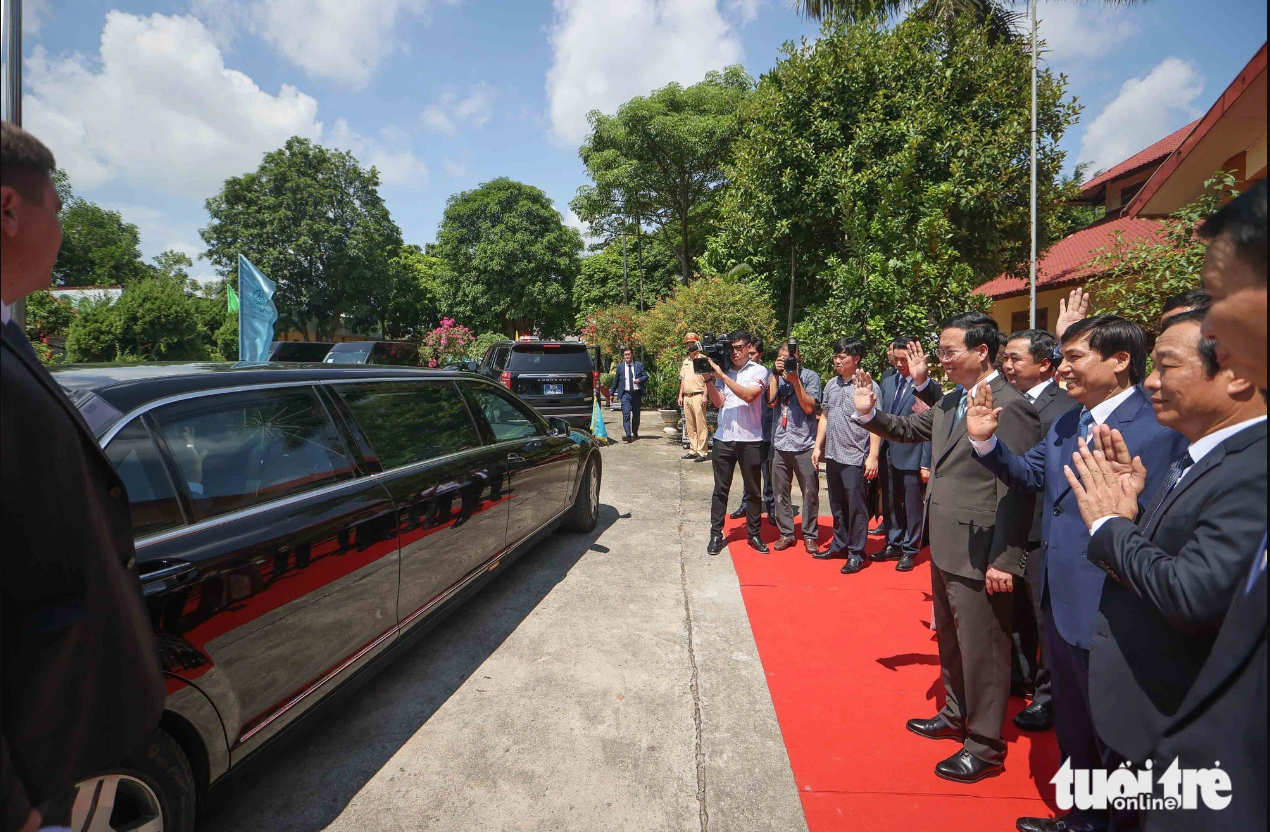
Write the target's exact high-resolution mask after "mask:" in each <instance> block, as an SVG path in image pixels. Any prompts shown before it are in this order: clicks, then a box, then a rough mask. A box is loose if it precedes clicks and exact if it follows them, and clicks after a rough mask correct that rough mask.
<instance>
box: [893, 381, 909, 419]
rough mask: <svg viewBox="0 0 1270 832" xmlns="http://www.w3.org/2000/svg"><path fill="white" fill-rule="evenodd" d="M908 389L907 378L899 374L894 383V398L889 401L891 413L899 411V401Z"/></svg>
mask: <svg viewBox="0 0 1270 832" xmlns="http://www.w3.org/2000/svg"><path fill="white" fill-rule="evenodd" d="M907 390H908V379H906V378H905V377H904V376H900V380H899V381H898V382H896V384H895V399H894V400H893V401H892V402H891V414H892V415H894V414H896V413H899V412H900V401H901V400H902V399H903V398H904V394H905V392H906V391H907Z"/></svg>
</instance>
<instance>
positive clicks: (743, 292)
mask: <svg viewBox="0 0 1270 832" xmlns="http://www.w3.org/2000/svg"><path fill="white" fill-rule="evenodd" d="M738 329H747V330H749V331H750V332H751V333H752V334H753V335H756V336H758V337H760V338H763V339H764V340H766V341H768V342H771V341H772V339H773V338H774V337H775V336H776V315H775V313H773V312H772V306H771V304H770V303H769V302H768V299H767V292H766V290H765V289H764V287H763V286H761V285H759V284H757V283H754V282H751V281H747V280H725V279H723V278H717V277H716V278H702V279H701V280H695V281H693V282H692V283H690V284H688V285H687V286H680V287H679V288H678V289H676V290H675V293H674V294H673V295H670V296H669V297H666V298H664V299H663V300H661V301H660V302H659V303H658V304H657V305H656V306H654V307H653V308H652V309H650V310H649V311H648V313H647V314H645V315H644V316H643V318H642V319H641V322H640V329H639V337H640V340H641V341H642V342H643V344H644V347H645V349H647V350H648V351H650V352H651V353H653V355H654V356H656V360H657V362H658V363H659V364H661V365H664V364H665V363H666V362H667V361H669V362H671V363H672V365H675V366H677V365H678V362H679V361H680V360H682V359H683V357H684V356H685V355H686V354H687V349H686V347H685V346H684V337H685V336H687V334H688V333H689V332H695V333H697V334H698V335H704V334H705V333H707V332H713V333H716V334H720V335H722V334H726V333H729V332H733V331H735V330H738Z"/></svg>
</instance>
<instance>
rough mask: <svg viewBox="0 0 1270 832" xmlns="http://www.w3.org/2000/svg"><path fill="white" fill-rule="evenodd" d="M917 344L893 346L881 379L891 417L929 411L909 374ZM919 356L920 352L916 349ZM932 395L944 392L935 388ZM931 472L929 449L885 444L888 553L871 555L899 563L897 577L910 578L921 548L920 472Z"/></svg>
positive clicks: (914, 341)
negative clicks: (915, 410) (889, 369)
mask: <svg viewBox="0 0 1270 832" xmlns="http://www.w3.org/2000/svg"><path fill="white" fill-rule="evenodd" d="M910 343H912V344H917V339H915V338H910V339H907V340H905V339H900V338H896V339H895V340H894V341H892V342H891V351H890V361H891V367H892V369H893V372H889V373H887V374H886V375H884V376H882V381H881V382H880V383H879V386H880V387H881V388H882V410H883V411H884V412H886V413H890V414H891V415H893V416H899V417H906V416H912V415H913V407H914V405H918V406H919V408H920V409H923V410H924V409H925V402H923V401H922V400H921V399H919V398H917V391H916V389H915V387H916V385H915V384H914V383H913V375H912V373H911V372H910V371H909V368H908V351H909V344H910ZM917 349H918V350H919V351H920V349H921V347H920V345H918V347H917ZM931 384H932V385H934V386H935V388H936V389H935V390H934V391H931V392H930V395H932V396H934V395H942V394H943V390H942V389H940V388H939V386H938V385H937V384H935V383H934V382H931ZM923 470H925V471H929V470H930V443H929V442H920V443H917V444H904V443H902V442H895V443H891V442H883V443H882V465H881V475H882V476H881V477H880V479H881V480H882V511H883V519H884V521H885V523H884V526H883V528H884V529H885V530H886V548H885V549H883V550H882V551H880V552H877V553H876V554H874V555H873V560H876V561H883V560H895V561H899V563H897V564H895V571H897V572H911V571H912V570H913V566H914V564H915V561H916V558H917V552H918V551H919V550H920V549H921V548H922V518H923V516H924V514H925V512H924V510H923V506H922V487H923V485H922V471H923Z"/></svg>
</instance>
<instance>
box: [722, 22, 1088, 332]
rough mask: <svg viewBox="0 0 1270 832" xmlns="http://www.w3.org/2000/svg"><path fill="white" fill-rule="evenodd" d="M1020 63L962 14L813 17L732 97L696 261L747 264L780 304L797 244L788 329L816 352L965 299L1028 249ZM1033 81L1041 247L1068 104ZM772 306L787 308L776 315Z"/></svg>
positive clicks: (911, 322) (906, 326)
mask: <svg viewBox="0 0 1270 832" xmlns="http://www.w3.org/2000/svg"><path fill="white" fill-rule="evenodd" d="M1029 74H1030V59H1029V57H1028V55H1027V53H1026V52H1024V51H1023V50H1022V49H1021V48H1019V47H1018V46H1016V45H1011V44H1009V43H1006V42H1002V41H1001V40H999V39H996V38H993V37H991V36H990V34H989V32H988V31H987V29H985V28H980V27H977V26H975V25H973V24H971V23H970V22H969V21H967V20H955V21H952V22H951V23H948V24H935V23H930V22H924V21H921V20H907V21H905V22H903V23H900V24H899V25H897V26H895V27H894V28H892V29H890V30H888V29H886V28H885V27H884V26H883V24H882V23H881V21H879V20H877V19H876V18H875V19H870V20H869V21H867V22H863V23H859V24H853V25H848V24H847V23H845V22H844V21H842V20H841V19H834V18H831V19H829V20H827V21H826V22H825V24H824V25H823V28H822V31H821V37H820V39H819V40H818V41H816V42H815V43H806V42H804V43H803V44H801V45H798V46H795V45H793V44H787V45H786V47H785V51H784V57H783V59H782V60H781V61H780V62H779V63H778V64H777V66H776V67H775V69H774V70H773V71H772V72H771V73H769V74H768V75H766V76H764V78H763V80H762V82H761V83H760V84H759V88H758V91H757V92H756V93H755V95H753V96H752V97H751V98H750V100H749V101H748V102H747V103H746V104H745V106H744V107H743V108H742V113H741V119H742V123H741V133H740V136H739V137H738V139H737V141H736V143H735V145H734V149H733V159H734V160H733V162H732V164H731V166H730V167H729V170H728V174H729V180H730V182H729V187H728V189H727V193H726V195H725V197H724V199H723V203H722V208H721V218H720V222H719V231H718V233H717V234H716V236H715V237H714V238H713V239H712V240H711V243H710V248H709V251H708V252H707V254H706V256H705V258H703V267H704V268H705V271H706V272H708V273H726V272H728V271H729V270H731V269H734V268H736V267H737V266H738V265H741V264H745V265H748V266H749V267H751V268H752V269H753V270H754V272H755V274H756V276H757V277H758V278H759V279H762V280H764V281H766V284H767V285H768V286H769V288H770V290H771V300H772V301H774V302H775V303H776V304H777V305H778V307H779V308H781V310H782V311H784V309H785V305H786V299H787V297H788V294H789V269H790V251H791V247H792V248H793V249H794V251H795V264H796V309H795V317H796V319H798V318H805V319H804V320H803V322H802V323H801V325H800V326H798V327H796V329H795V332H796V333H797V334H798V335H800V337H802V338H803V340H804V341H805V342H807V347H808V348H809V349H810V350H811V352H812V354H815V355H820V353H821V352H823V351H824V350H826V349H827V346H828V342H829V340H831V339H832V338H833V337H840V336H842V335H848V334H851V335H855V336H857V337H860V338H862V339H863V340H865V341H866V342H867V343H868V344H869V345H870V347H871V348H873V349H874V351H875V352H877V353H878V354H879V355H880V353H881V351H882V350H883V347H884V341H885V340H888V339H889V338H891V337H893V336H895V335H896V334H900V333H921V332H927V331H930V330H931V329H932V328H933V324H934V322H935V321H936V320H937V319H938V318H939V317H941V316H943V315H945V314H948V313H951V312H955V311H961V310H963V309H966V308H968V307H970V306H972V305H974V303H975V300H973V299H972V298H971V295H970V293H971V291H972V290H973V289H974V288H975V286H977V285H978V284H980V283H982V282H984V281H985V280H988V279H990V278H992V277H995V276H996V275H997V274H1000V273H1001V272H1004V271H1011V270H1014V269H1016V268H1018V267H1019V265H1020V264H1022V263H1024V262H1025V261H1026V258H1027V255H1028V245H1029V238H1030V229H1029V220H1028V214H1029V211H1028V192H1029V168H1028V150H1029V137H1030V84H1029V80H1028V79H1029ZM1065 87H1066V81H1065V79H1064V78H1062V77H1061V76H1058V77H1056V76H1054V75H1053V74H1052V73H1050V72H1048V71H1046V72H1043V73H1042V74H1041V76H1040V80H1039V84H1038V113H1039V116H1038V120H1039V132H1040V137H1039V148H1038V183H1039V204H1040V206H1041V218H1040V219H1041V223H1040V228H1041V243H1042V244H1045V243H1047V242H1048V241H1049V240H1052V239H1055V238H1056V237H1057V234H1058V230H1059V229H1058V228H1056V227H1055V225H1056V224H1055V223H1053V222H1052V217H1053V215H1054V213H1055V211H1056V210H1057V209H1056V204H1057V197H1058V195H1059V193H1058V187H1059V186H1058V184H1057V182H1058V177H1059V173H1060V170H1061V167H1062V164H1063V160H1064V153H1063V151H1061V150H1059V149H1058V142H1059V140H1060V139H1061V138H1062V135H1063V133H1064V131H1065V130H1066V129H1067V127H1068V126H1070V125H1071V124H1072V123H1073V122H1074V121H1075V119H1076V117H1077V115H1078V113H1079V107H1078V106H1077V105H1076V103H1075V101H1074V100H1072V99H1070V98H1067V97H1066V95H1065ZM781 317H782V318H784V317H785V316H784V315H782V316H781Z"/></svg>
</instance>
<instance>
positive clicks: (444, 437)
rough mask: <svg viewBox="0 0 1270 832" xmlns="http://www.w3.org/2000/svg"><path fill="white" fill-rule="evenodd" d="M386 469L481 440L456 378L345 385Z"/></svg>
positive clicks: (345, 395) (344, 394)
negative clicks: (438, 380) (453, 381)
mask: <svg viewBox="0 0 1270 832" xmlns="http://www.w3.org/2000/svg"><path fill="white" fill-rule="evenodd" d="M335 391H336V392H337V393H339V396H340V398H341V399H343V400H344V402H345V403H346V404H347V405H348V409H349V411H350V412H352V414H353V418H354V419H356V420H357V424H358V425H359V426H360V427H361V429H362V432H363V433H364V434H366V439H367V441H369V442H370V446H371V447H372V448H374V449H375V454H376V456H378V457H379V461H380V463H381V464H382V465H383V466H384V469H385V470H388V469H390V468H396V467H398V466H401V465H409V464H411V463H412V462H422V461H423V460H426V459H434V458H436V457H439V456H444V455H446V454H452V453H457V452H459V451H465V450H467V449H469V448H475V447H477V446H479V445H480V444H481V439H480V436H479V435H478V434H477V432H476V428H475V427H474V426H473V425H472V420H471V418H470V417H469V416H468V412H467V405H466V404H464V402H463V399H462V397H460V396H459V391H458V390H456V389H455V387H454V385H453V384H452V383H450V382H418V381H412V382H383V383H374V384H339V385H335Z"/></svg>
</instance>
